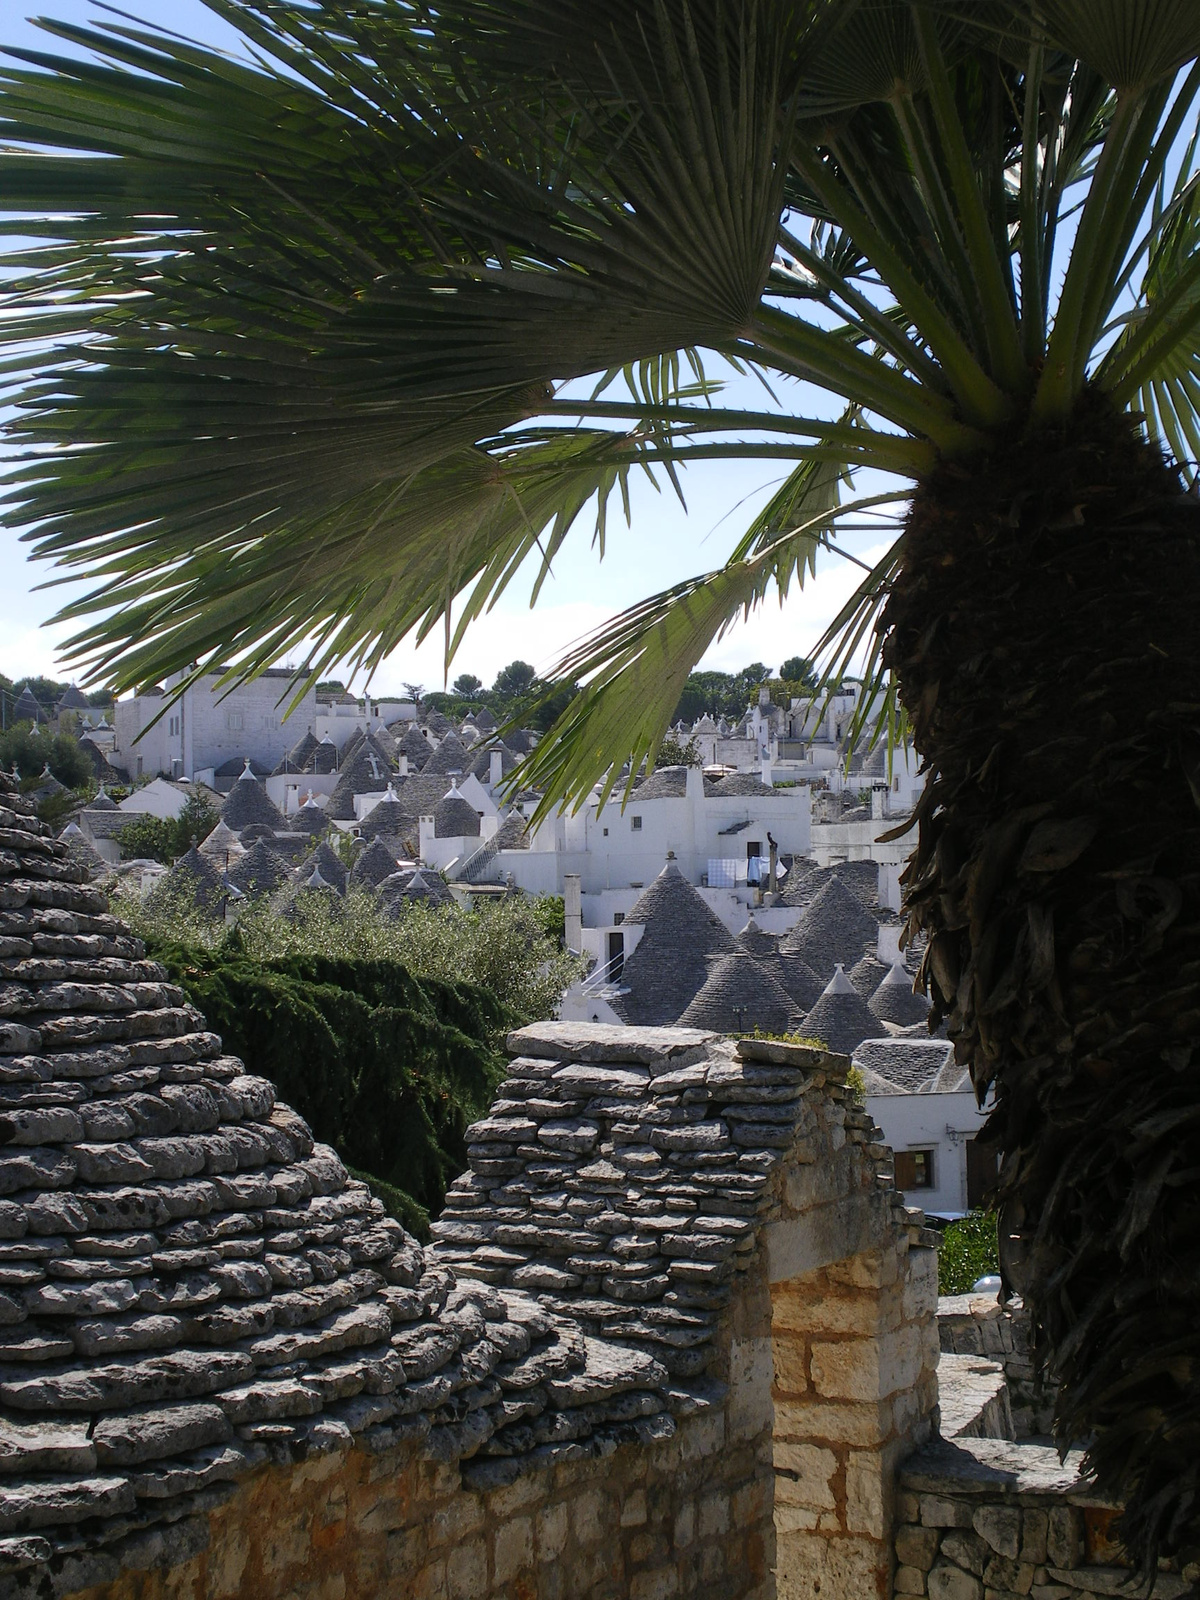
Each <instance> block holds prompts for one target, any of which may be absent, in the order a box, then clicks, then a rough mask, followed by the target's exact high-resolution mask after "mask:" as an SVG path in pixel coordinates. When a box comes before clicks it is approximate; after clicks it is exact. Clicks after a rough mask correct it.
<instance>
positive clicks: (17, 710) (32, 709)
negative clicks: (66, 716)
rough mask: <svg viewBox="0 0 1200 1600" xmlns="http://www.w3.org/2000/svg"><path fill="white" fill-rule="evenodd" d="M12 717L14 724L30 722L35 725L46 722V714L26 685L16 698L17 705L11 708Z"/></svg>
mask: <svg viewBox="0 0 1200 1600" xmlns="http://www.w3.org/2000/svg"><path fill="white" fill-rule="evenodd" d="M12 716H13V721H14V722H32V723H35V724H36V723H39V722H45V721H47V720H48V719H47V717H46V713H45V712H44V711H43V710H42V708H41V706H40V705H39V704H38V702H37V699H36V697H35V695H34V693H33V691H32V689H30V687H29V685H28V684H26V686H25V687H24V688H23V689H22V690H21V692H20V694H19V695H18V696H17V703H16V705H14V706H13V713H12Z"/></svg>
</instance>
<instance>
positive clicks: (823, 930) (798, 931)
mask: <svg viewBox="0 0 1200 1600" xmlns="http://www.w3.org/2000/svg"><path fill="white" fill-rule="evenodd" d="M878 930H879V924H878V922H877V921H876V920H875V918H874V917H872V916H871V915H870V914H869V913H868V912H867V911H865V910H864V909H863V906H862V904H861V902H860V901H859V900H858V898H857V897H856V896H855V895H854V894H853V893H852V892H851V890H849V889H848V888H847V887H846V885H845V884H844V883H842V882H840V881H839V880H838V879H837V878H831V879H830V880H829V881H828V882H827V883H826V884H825V885H824V887H823V888H822V889H821V891H820V893H819V894H818V895H817V896H816V898H815V899H814V900H813V901H812V902H811V904H810V905H809V906H808V907H807V908H806V910H805V912H804V914H803V916H802V917H801V918H800V920H799V922H797V924H796V926H795V927H794V928H793V929H792V930H791V931H790V933H787V934H785V935H784V937H783V938H782V939H781V940H780V943H779V949H780V952H781V953H782V954H783V955H785V956H799V957H800V958H801V960H802V961H806V962H807V963H808V965H809V966H810V967H811V968H812V969H813V971H814V972H815V973H816V974H817V975H818V976H819V977H822V978H828V977H829V975H830V973H831V972H832V971H833V969H834V967H835V966H845V967H852V966H853V965H854V963H855V962H856V961H858V960H859V958H860V957H861V956H862V955H863V953H864V951H865V950H866V947H867V945H868V944H869V943H873V942H874V940H875V939H876V938H877V936H878Z"/></svg>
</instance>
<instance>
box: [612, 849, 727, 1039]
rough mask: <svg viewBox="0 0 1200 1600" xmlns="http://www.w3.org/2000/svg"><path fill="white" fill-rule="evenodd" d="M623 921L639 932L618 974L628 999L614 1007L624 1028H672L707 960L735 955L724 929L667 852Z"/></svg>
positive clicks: (701, 977) (694, 991)
mask: <svg viewBox="0 0 1200 1600" xmlns="http://www.w3.org/2000/svg"><path fill="white" fill-rule="evenodd" d="M625 921H626V922H627V923H629V924H632V925H633V926H634V927H637V926H639V925H640V926H642V927H644V928H645V932H644V933H643V934H642V937H641V939H640V940H639V941H638V943H637V946H636V947H635V949H634V950H633V952H632V953H631V954H630V956H629V957H628V959H627V960H626V962H625V966H624V970H623V972H622V974H621V985H622V988H627V989H628V990H629V993H628V994H621V995H619V996H617V998H616V1001H615V1005H616V1007H617V1008H618V1009H619V1010H620V1012H621V1014H622V1015H623V1017H624V1019H625V1020H626V1021H628V1022H632V1023H638V1024H649V1025H652V1026H669V1025H670V1024H671V1023H674V1022H677V1021H678V1020H679V1018H680V1017H681V1016H682V1014H683V1013H684V1011H686V1010H687V1007H688V1006H689V1005H690V1003H691V1001H692V999H693V997H694V996H695V995H696V994H697V993H698V992H699V990H700V989H701V987H702V986H703V984H704V982H705V980H706V979H707V977H708V961H707V958H708V957H709V956H714V955H722V956H723V955H731V954H732V953H733V951H734V950H735V949H736V946H735V944H734V942H733V935H732V934H731V933H730V932H729V930H728V928H726V926H725V924H724V923H723V922H722V921H721V919H720V917H718V916H717V914H716V913H715V912H714V911H713V910H712V908H711V907H710V906H709V904H708V903H707V901H706V900H704V899H703V897H702V896H701V895H700V894H698V893H697V891H696V890H695V889H694V888H693V887H692V885H691V884H690V883H689V882H688V881H687V879H686V878H685V877H684V876H683V874H682V872H680V870H679V867H678V866H677V865H676V862H675V852H674V851H673V850H672V851H669V852H668V854H667V863H666V866H664V867H663V869H662V871H661V872H660V873H659V875H658V877H657V878H655V879H654V881H653V883H651V884H649V885H648V886H647V888H646V889H644V890H643V891H642V893H641V894H640V895H639V896H638V898H637V900H636V902H635V903H634V906H633V909H632V911H630V912H629V914H628V916H627V917H626V918H625Z"/></svg>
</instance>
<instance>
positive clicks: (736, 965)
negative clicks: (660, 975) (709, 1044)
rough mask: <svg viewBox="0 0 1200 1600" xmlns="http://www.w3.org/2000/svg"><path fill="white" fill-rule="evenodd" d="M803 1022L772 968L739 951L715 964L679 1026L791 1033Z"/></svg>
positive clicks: (680, 1020) (731, 1031)
mask: <svg viewBox="0 0 1200 1600" xmlns="http://www.w3.org/2000/svg"><path fill="white" fill-rule="evenodd" d="M802 1020H803V1016H802V1013H801V1011H800V1010H799V1008H798V1007H797V1006H796V1004H795V1002H794V1001H793V1000H792V997H791V996H790V995H789V994H788V993H787V991H786V990H785V989H784V988H783V986H782V985H781V984H780V983H778V982H777V981H776V979H775V978H774V977H773V976H772V975H771V972H770V970H769V968H767V967H766V966H764V965H762V964H760V963H759V962H757V961H755V959H754V957H753V956H750V955H747V954H746V952H745V951H744V950H738V951H735V952H734V953H733V954H732V955H727V956H721V957H720V958H719V959H717V960H716V961H714V962H713V964H712V969H711V971H710V972H709V975H708V977H707V978H706V979H705V981H704V983H703V985H702V986H701V988H700V990H699V992H698V993H697V994H696V995H695V996H694V998H693V999H692V1001H691V1003H690V1004H689V1005H688V1008H687V1010H686V1011H685V1012H684V1013H683V1015H682V1016H681V1017H680V1019H679V1026H680V1027H681V1028H711V1029H712V1030H713V1031H714V1032H717V1033H753V1032H755V1031H756V1030H757V1031H760V1032H762V1033H791V1032H793V1031H794V1030H795V1029H796V1028H797V1027H798V1026H799V1024H800V1022H801V1021H802Z"/></svg>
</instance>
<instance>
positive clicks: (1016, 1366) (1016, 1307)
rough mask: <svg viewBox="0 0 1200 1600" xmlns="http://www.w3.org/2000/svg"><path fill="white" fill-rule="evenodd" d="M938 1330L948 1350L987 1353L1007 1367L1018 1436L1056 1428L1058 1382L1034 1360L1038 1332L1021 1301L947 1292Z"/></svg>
mask: <svg viewBox="0 0 1200 1600" xmlns="http://www.w3.org/2000/svg"><path fill="white" fill-rule="evenodd" d="M938 1329H939V1333H940V1337H941V1346H942V1351H943V1353H944V1354H946V1355H950V1356H981V1357H983V1358H985V1359H986V1360H988V1361H994V1362H996V1363H997V1364H998V1365H999V1366H1000V1367H1001V1368H1002V1370H1003V1372H1004V1380H1005V1387H1006V1390H1007V1395H1008V1403H1009V1406H1010V1408H1011V1417H1012V1430H1013V1436H1014V1437H1016V1438H1018V1439H1024V1438H1028V1437H1030V1436H1031V1435H1037V1434H1048V1433H1049V1432H1050V1431H1051V1429H1052V1427H1053V1426H1054V1385H1053V1382H1052V1381H1051V1380H1050V1379H1049V1378H1048V1377H1047V1376H1046V1375H1045V1374H1044V1373H1042V1372H1041V1371H1039V1370H1038V1368H1037V1367H1036V1365H1035V1363H1034V1359H1033V1331H1032V1328H1031V1327H1030V1322H1029V1313H1028V1311H1026V1309H1025V1307H1024V1304H1023V1303H1022V1302H1021V1300H1019V1299H1014V1300H1011V1301H1009V1302H1008V1303H1007V1304H1005V1305H1001V1304H1000V1302H999V1301H998V1300H997V1298H996V1296H995V1295H975V1294H956V1295H943V1296H942V1298H941V1299H940V1300H939V1301H938Z"/></svg>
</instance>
